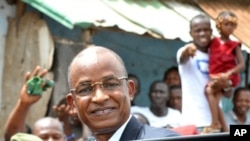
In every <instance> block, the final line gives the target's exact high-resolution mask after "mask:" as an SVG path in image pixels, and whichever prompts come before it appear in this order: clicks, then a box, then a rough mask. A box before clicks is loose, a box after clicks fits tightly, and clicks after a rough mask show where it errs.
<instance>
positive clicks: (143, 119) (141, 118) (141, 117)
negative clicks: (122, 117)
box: [132, 112, 150, 125]
mask: <svg viewBox="0 0 250 141" xmlns="http://www.w3.org/2000/svg"><path fill="white" fill-rule="evenodd" d="M132 115H133V116H134V117H135V118H136V119H137V120H139V121H140V122H141V123H143V124H147V125H150V124H149V121H148V119H147V117H145V116H144V115H143V114H141V113H138V112H134V113H132Z"/></svg>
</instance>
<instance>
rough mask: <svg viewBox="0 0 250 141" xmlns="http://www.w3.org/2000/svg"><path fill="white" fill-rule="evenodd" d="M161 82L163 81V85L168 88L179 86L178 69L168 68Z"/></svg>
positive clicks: (174, 67)
mask: <svg viewBox="0 0 250 141" xmlns="http://www.w3.org/2000/svg"><path fill="white" fill-rule="evenodd" d="M163 81H165V83H166V84H167V85H168V86H172V85H181V79H180V75H179V71H178V67H176V66H173V67H171V68H168V69H167V70H166V71H165V73H164V78H163Z"/></svg>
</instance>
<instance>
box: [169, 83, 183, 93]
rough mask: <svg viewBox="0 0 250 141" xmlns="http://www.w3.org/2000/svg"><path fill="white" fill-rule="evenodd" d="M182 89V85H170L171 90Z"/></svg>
mask: <svg viewBox="0 0 250 141" xmlns="http://www.w3.org/2000/svg"><path fill="white" fill-rule="evenodd" d="M176 89H181V85H171V86H169V92H170V91H172V90H176Z"/></svg>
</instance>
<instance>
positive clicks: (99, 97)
mask: <svg viewBox="0 0 250 141" xmlns="http://www.w3.org/2000/svg"><path fill="white" fill-rule="evenodd" d="M108 98H109V95H108V93H107V92H105V90H103V89H102V88H101V86H100V85H96V87H95V90H94V95H93V97H92V101H94V102H104V101H106V100H107V99H108Z"/></svg>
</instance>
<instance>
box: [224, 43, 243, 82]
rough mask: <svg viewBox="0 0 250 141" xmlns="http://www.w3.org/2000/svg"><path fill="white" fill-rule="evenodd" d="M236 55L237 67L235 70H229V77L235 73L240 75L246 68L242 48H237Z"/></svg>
mask: <svg viewBox="0 0 250 141" xmlns="http://www.w3.org/2000/svg"><path fill="white" fill-rule="evenodd" d="M235 53H236V59H237V65H236V67H234V68H233V69H231V70H229V71H228V72H227V73H226V74H227V76H228V77H229V76H231V75H233V74H235V73H240V71H242V70H243V69H244V68H245V63H244V62H245V61H244V57H243V54H242V51H241V49H240V47H237V48H236V49H235Z"/></svg>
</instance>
